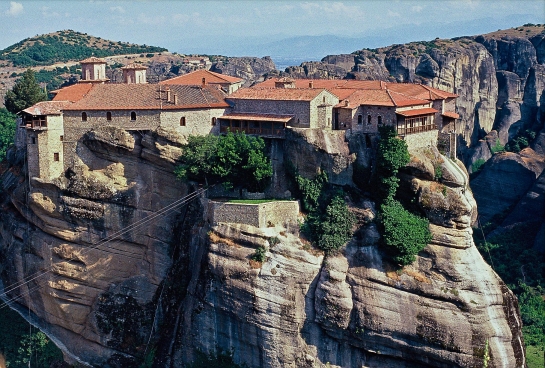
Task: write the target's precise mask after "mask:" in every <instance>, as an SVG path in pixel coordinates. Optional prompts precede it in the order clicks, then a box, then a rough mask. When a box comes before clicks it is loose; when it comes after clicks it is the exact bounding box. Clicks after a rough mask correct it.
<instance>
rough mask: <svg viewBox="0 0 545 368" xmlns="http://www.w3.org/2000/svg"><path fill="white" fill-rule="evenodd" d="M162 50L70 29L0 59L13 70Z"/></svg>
mask: <svg viewBox="0 0 545 368" xmlns="http://www.w3.org/2000/svg"><path fill="white" fill-rule="evenodd" d="M162 51H167V49H165V48H162V47H155V46H147V45H137V44H132V43H128V42H118V41H110V40H105V39H102V38H100V37H94V36H91V35H88V34H87V33H80V32H75V31H72V30H65V31H59V32H54V33H48V34H45V35H39V36H35V37H30V38H26V39H24V40H22V41H20V42H18V43H16V44H14V45H11V46H9V47H7V48H6V49H4V50H2V51H1V52H0V60H6V61H8V62H11V63H12V64H13V66H16V67H31V66H38V65H51V64H54V63H57V62H65V61H71V60H74V61H76V60H83V59H85V58H88V57H90V56H97V57H105V56H112V55H123V54H136V53H147V52H162Z"/></svg>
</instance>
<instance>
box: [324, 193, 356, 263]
mask: <svg viewBox="0 0 545 368" xmlns="http://www.w3.org/2000/svg"><path fill="white" fill-rule="evenodd" d="M355 223H356V216H354V214H353V213H352V212H350V211H349V210H348V206H347V205H346V203H345V202H344V199H343V198H342V196H340V195H337V196H335V197H333V199H332V200H331V203H330V204H329V205H328V206H327V207H326V209H325V213H324V214H323V215H322V216H321V219H320V222H319V224H318V229H317V230H318V232H317V233H316V235H317V240H316V244H317V245H318V248H320V249H322V250H323V251H325V252H328V253H329V252H332V251H335V250H337V249H339V248H340V247H342V246H343V244H345V243H346V242H347V241H349V240H350V239H351V238H352V227H353V226H354V224H355Z"/></svg>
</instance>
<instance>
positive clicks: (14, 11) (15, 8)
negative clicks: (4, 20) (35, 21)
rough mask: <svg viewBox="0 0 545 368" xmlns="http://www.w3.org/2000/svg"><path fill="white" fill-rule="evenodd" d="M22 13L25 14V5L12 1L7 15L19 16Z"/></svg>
mask: <svg viewBox="0 0 545 368" xmlns="http://www.w3.org/2000/svg"><path fill="white" fill-rule="evenodd" d="M22 12H23V4H21V3H18V2H15V1H10V3H9V9H8V10H7V11H6V14H7V15H11V16H17V15H19V14H21V13H22Z"/></svg>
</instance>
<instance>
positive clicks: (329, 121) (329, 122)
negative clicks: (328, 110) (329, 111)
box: [327, 118, 331, 126]
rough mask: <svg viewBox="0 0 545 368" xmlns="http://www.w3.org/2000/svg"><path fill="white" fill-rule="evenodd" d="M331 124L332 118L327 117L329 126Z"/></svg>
mask: <svg viewBox="0 0 545 368" xmlns="http://www.w3.org/2000/svg"><path fill="white" fill-rule="evenodd" d="M330 125H331V118H327V126H330Z"/></svg>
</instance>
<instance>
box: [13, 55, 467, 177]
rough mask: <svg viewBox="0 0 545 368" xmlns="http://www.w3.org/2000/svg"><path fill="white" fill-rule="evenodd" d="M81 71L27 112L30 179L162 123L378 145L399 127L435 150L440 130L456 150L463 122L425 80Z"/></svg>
mask: <svg viewBox="0 0 545 368" xmlns="http://www.w3.org/2000/svg"><path fill="white" fill-rule="evenodd" d="M81 66H82V76H81V80H80V81H79V83H77V84H74V85H71V86H68V87H65V88H62V89H60V90H57V91H54V92H53V93H54V94H55V96H54V98H53V100H52V101H44V102H40V103H37V104H36V105H34V106H32V107H29V108H27V109H25V110H23V111H22V112H21V113H20V114H21V117H22V128H25V129H24V131H25V132H26V134H25V137H24V140H25V141H26V145H27V153H28V157H29V160H28V170H29V175H30V177H36V178H39V179H41V180H45V181H49V180H53V179H55V178H57V177H59V176H60V175H63V173H64V172H65V170H66V169H67V168H69V167H71V166H72V163H73V155H74V154H75V152H76V146H77V143H78V141H79V140H81V139H82V137H83V136H84V135H85V134H86V133H87V132H89V131H91V130H93V129H95V128H98V127H102V126H114V127H118V128H122V129H125V130H127V131H150V130H151V131H154V130H156V129H157V128H159V127H163V128H165V129H168V130H174V131H176V132H178V133H179V134H180V135H182V136H189V135H205V134H221V133H225V132H227V131H233V132H236V131H243V132H245V133H247V134H252V135H259V136H262V137H265V138H270V139H284V135H285V131H286V129H290V127H292V128H307V129H326V130H344V131H346V134H363V135H365V136H366V141H367V142H369V144H371V142H372V141H374V140H375V138H376V136H377V134H378V128H379V127H380V126H381V125H390V126H394V127H395V128H396V129H397V132H398V134H399V135H400V136H401V137H403V138H404V139H406V140H407V141H409V140H410V141H411V142H417V143H413V144H417V145H418V144H420V145H426V144H436V143H437V137H438V134H443V135H446V136H447V137H450V151H451V152H455V151H456V149H455V138H454V137H455V135H454V134H450V135H449V133H453V132H455V121H456V120H457V119H458V117H459V116H458V114H456V113H455V112H454V110H455V100H456V97H457V95H455V94H453V93H449V92H445V91H442V90H439V89H436V88H431V87H428V86H424V85H421V84H410V83H389V82H388V83H387V82H382V81H359V80H309V79H297V80H293V79H290V78H275V79H268V80H266V81H264V82H262V83H259V84H257V85H255V86H252V87H250V88H242V84H243V80H242V79H240V78H235V77H231V76H226V75H222V74H217V73H213V72H210V71H208V70H206V69H200V70H197V71H195V72H192V73H189V74H185V75H182V76H179V77H176V78H172V79H169V80H166V81H162V82H160V83H159V84H148V83H147V82H146V68H145V67H143V66H142V65H138V64H129V65H127V66H125V67H123V68H122V70H123V83H110V81H109V80H108V78H106V70H105V66H106V62H105V61H104V60H103V59H99V58H95V57H92V58H89V59H86V60H83V61H82V62H81ZM453 145H454V147H453ZM32 158H36V159H32Z"/></svg>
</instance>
